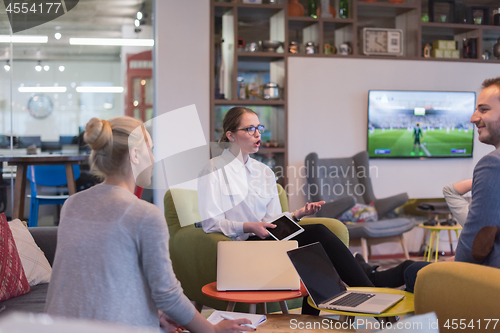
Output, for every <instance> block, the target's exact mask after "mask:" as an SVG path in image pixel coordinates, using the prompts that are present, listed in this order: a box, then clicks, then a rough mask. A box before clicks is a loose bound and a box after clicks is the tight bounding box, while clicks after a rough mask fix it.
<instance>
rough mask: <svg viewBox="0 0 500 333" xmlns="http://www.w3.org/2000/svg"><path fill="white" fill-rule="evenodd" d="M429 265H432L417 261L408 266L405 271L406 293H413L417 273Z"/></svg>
mask: <svg viewBox="0 0 500 333" xmlns="http://www.w3.org/2000/svg"><path fill="white" fill-rule="evenodd" d="M429 264H432V263H431V262H428V261H417V262H415V263H413V264H411V265H410V266H408V268H407V269H406V270H405V284H406V291H408V292H410V293H413V291H414V289H415V281H416V280H417V273H418V271H419V270H421V269H422V268H424V267H425V266H427V265H429Z"/></svg>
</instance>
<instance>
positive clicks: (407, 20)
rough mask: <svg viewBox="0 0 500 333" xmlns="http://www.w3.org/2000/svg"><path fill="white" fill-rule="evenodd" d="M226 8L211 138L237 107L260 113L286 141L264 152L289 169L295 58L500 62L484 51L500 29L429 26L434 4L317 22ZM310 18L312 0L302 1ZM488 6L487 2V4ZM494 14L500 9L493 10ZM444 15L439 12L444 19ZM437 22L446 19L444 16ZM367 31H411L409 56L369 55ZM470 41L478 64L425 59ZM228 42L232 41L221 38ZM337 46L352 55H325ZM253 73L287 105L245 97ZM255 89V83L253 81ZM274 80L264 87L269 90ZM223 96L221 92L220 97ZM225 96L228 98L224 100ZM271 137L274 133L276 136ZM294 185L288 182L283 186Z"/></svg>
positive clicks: (362, 9) (381, 1) (268, 7)
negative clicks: (241, 81) (296, 49)
mask: <svg viewBox="0 0 500 333" xmlns="http://www.w3.org/2000/svg"><path fill="white" fill-rule="evenodd" d="M231 1H232V2H222V1H215V0H211V13H210V17H211V22H210V32H211V33H210V36H211V40H210V44H211V59H210V63H211V64H212V65H211V69H210V78H211V84H210V89H211V91H210V96H211V97H210V108H211V109H210V123H211V135H210V137H211V140H212V141H216V140H217V139H218V136H220V132H221V129H220V128H218V127H220V124H219V123H218V122H220V121H221V120H222V116H223V114H224V112H225V111H227V110H228V109H229V108H230V107H232V106H239V105H241V106H247V107H253V108H254V109H256V110H255V111H257V112H258V113H259V112H261V113H262V114H264V113H265V116H262V115H261V122H262V119H263V118H266V119H267V120H266V121H268V122H269V124H266V129H270V132H271V139H272V140H273V141H277V142H279V144H280V146H279V147H278V148H261V150H260V153H261V154H275V155H276V162H277V165H280V166H281V167H283V168H284V169H285V170H286V167H287V165H288V142H287V127H288V126H287V124H288V117H287V94H288V89H287V67H288V58H295V57H311V58H315V57H319V58H331V59H332V61H335V59H338V58H354V59H390V60H400V59H401V60H412V61H444V62H449V61H453V62H477V63H500V60H497V59H491V58H493V55H492V53H493V52H491V51H490V53H491V58H490V60H483V59H482V57H481V55H482V53H483V51H484V48H491V47H492V45H493V44H495V42H496V39H498V38H500V26H491V25H488V26H486V25H474V24H457V23H437V22H422V21H421V16H422V13H425V12H427V4H428V1H427V0H406V1H404V2H403V3H401V4H394V3H391V2H389V1H388V0H377V1H376V2H366V1H362V0H350V6H349V18H345V19H342V18H338V17H334V18H321V17H319V18H313V17H308V16H302V17H295V16H288V2H289V0H282V1H281V3H280V4H243V3H241V0H231ZM299 2H300V3H301V4H302V5H303V6H304V8H305V9H306V13H307V0H299ZM483 2H485V3H483ZM330 4H331V5H332V6H334V7H335V8H336V11H337V13H338V0H330ZM474 5H491V1H489V0H477V1H475V2H474ZM492 8H493V7H492ZM437 14H439V13H437ZM436 17H439V16H438V15H436ZM365 27H378V28H396V29H402V30H403V33H404V39H403V44H404V45H403V47H404V50H405V51H404V54H403V56H398V57H396V56H373V55H371V56H367V55H364V54H362V49H361V48H360V45H361V40H360V32H361V31H362V29H363V28H365ZM238 38H243V39H244V40H245V41H246V43H247V44H248V43H251V42H258V41H259V40H277V41H282V42H283V47H282V48H279V49H278V50H277V52H263V51H259V52H249V51H244V50H238V49H237V45H238ZM464 38H477V40H478V43H477V50H478V52H477V57H476V58H475V59H463V58H461V59H442V58H424V57H423V56H422V47H423V45H424V43H430V42H432V41H434V40H438V39H447V40H456V41H457V42H458V49H459V50H460V51H461V50H462V43H463V42H462V41H463V39H464ZM221 39H224V43H220V40H221ZM290 41H296V42H298V43H299V45H300V51H301V52H300V53H298V54H291V53H288V45H289V43H290ZM306 42H314V43H316V45H318V47H317V50H316V53H315V54H305V47H304V46H305V43H306ZM325 43H333V45H335V47H337V48H338V46H339V45H340V44H342V43H349V44H350V45H351V47H352V54H350V55H340V54H324V50H323V45H324V44H325ZM221 58H224V65H225V67H226V69H225V76H224V77H225V79H224V82H225V88H224V92H222V93H224V99H221V98H219V99H216V98H215V97H216V90H217V89H216V88H217V87H219V81H220V77H219V71H220V68H219V67H220V63H221V60H220V59H221ZM248 73H256V74H255V75H256V77H258V76H259V75H260V78H261V80H262V77H266V78H267V81H268V82H269V81H270V82H275V83H278V84H279V86H280V87H281V88H283V94H282V98H283V99H282V100H263V99H257V100H248V99H239V98H238V91H237V90H238V89H237V88H238V81H237V80H238V77H241V76H245V75H246V74H248ZM246 83H251V82H246ZM263 83H267V82H259V84H263ZM219 93H221V92H220V91H219ZM218 97H221V96H220V95H219V96H218ZM268 134H269V133H268ZM279 182H280V183H281V184H282V185H286V183H287V179H286V176H285V177H283V178H282V179H280V180H279Z"/></svg>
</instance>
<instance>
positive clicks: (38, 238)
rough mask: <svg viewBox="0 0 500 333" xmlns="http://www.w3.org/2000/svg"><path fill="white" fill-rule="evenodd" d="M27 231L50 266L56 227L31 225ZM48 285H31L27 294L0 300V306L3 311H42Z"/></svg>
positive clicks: (55, 240) (54, 244)
mask: <svg viewBox="0 0 500 333" xmlns="http://www.w3.org/2000/svg"><path fill="white" fill-rule="evenodd" d="M29 231H30V232H31V235H32V236H33V238H34V239H35V242H36V244H37V245H38V247H39V248H40V249H41V250H42V251H43V252H44V253H45V257H47V260H48V261H49V263H50V265H51V266H52V264H53V262H54V255H55V253H56V245H57V227H33V228H29ZM48 287H49V284H48V283H43V284H39V285H36V286H34V287H31V291H30V292H29V293H27V294H24V295H22V296H18V297H14V298H11V299H9V300H6V301H3V302H0V307H2V305H5V310H4V311H3V312H9V311H27V312H43V310H44V307H45V298H46V296H47V289H48Z"/></svg>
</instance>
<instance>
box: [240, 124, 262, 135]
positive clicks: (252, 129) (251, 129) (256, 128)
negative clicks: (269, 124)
mask: <svg viewBox="0 0 500 333" xmlns="http://www.w3.org/2000/svg"><path fill="white" fill-rule="evenodd" d="M237 131H247V133H248V134H250V135H254V134H255V131H259V133H260V134H262V133H263V132H264V125H258V126H257V127H255V126H249V127H246V128H239V129H237Z"/></svg>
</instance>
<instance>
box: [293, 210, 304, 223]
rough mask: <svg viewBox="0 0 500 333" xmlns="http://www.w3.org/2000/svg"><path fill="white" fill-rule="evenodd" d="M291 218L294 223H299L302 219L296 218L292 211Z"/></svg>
mask: <svg viewBox="0 0 500 333" xmlns="http://www.w3.org/2000/svg"><path fill="white" fill-rule="evenodd" d="M292 218H293V220H294V221H295V222H300V220H302V218H300V219H299V218H297V216H295V211H293V213H292Z"/></svg>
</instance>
